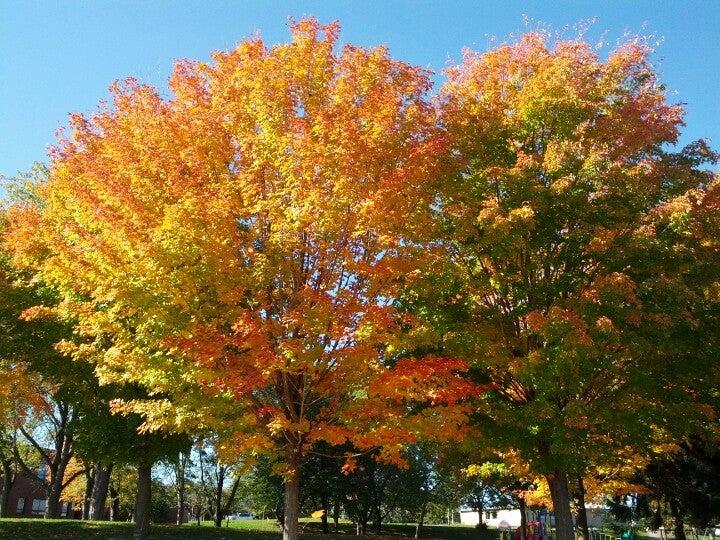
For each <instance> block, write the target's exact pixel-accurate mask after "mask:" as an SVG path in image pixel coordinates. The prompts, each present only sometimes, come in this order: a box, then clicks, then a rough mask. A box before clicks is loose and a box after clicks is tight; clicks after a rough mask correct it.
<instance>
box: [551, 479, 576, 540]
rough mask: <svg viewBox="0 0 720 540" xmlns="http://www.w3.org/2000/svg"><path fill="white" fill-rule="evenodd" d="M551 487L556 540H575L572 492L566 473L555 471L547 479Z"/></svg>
mask: <svg viewBox="0 0 720 540" xmlns="http://www.w3.org/2000/svg"><path fill="white" fill-rule="evenodd" d="M545 479H546V480H547V483H548V486H549V487H550V496H551V497H552V502H553V514H554V516H555V532H556V536H557V539H556V540H575V533H574V530H573V518H572V512H571V511H570V490H569V488H568V481H567V475H566V474H565V472H564V471H555V472H554V473H553V474H549V475H547V476H546V477H545Z"/></svg>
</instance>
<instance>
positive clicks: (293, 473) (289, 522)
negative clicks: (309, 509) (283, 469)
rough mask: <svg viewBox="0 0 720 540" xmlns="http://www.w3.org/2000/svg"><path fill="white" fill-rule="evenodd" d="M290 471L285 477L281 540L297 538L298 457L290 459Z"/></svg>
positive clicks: (294, 539)
mask: <svg viewBox="0 0 720 540" xmlns="http://www.w3.org/2000/svg"><path fill="white" fill-rule="evenodd" d="M289 465H290V471H288V473H287V476H286V477H285V513H284V517H283V540H298V538H299V533H298V518H299V513H300V508H299V507H300V459H299V456H293V457H292V458H291V459H290V463H289Z"/></svg>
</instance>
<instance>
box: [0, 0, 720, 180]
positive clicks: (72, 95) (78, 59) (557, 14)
mask: <svg viewBox="0 0 720 540" xmlns="http://www.w3.org/2000/svg"><path fill="white" fill-rule="evenodd" d="M303 15H315V16H317V17H318V18H319V19H320V20H321V21H323V22H329V21H331V20H335V19H337V20H339V21H340V22H341V23H342V25H343V33H342V41H343V42H352V43H355V44H360V45H378V44H386V45H388V46H389V47H390V49H391V52H392V54H393V55H394V56H396V57H398V58H400V59H403V60H405V61H408V62H411V63H414V64H418V65H422V66H424V67H428V68H430V69H433V70H435V71H436V72H438V75H436V80H437V81H441V80H442V75H441V74H440V72H441V70H442V69H443V68H444V67H445V66H447V65H448V62H449V61H453V60H457V59H458V58H459V54H460V51H461V49H462V48H463V47H466V46H467V47H471V48H474V49H476V50H486V49H487V48H488V47H489V46H490V39H489V38H490V36H497V37H498V38H499V39H501V40H502V39H503V38H506V37H507V36H508V35H509V34H511V33H518V32H522V31H523V29H525V28H527V27H526V26H525V25H524V23H523V19H524V16H527V17H529V18H530V19H533V20H536V21H542V22H543V23H545V24H547V25H550V26H551V27H552V28H554V29H558V28H561V27H563V26H564V25H573V24H574V23H576V22H578V21H580V20H587V19H590V18H593V17H596V18H597V22H596V23H595V25H594V26H593V29H592V30H591V32H590V35H591V37H593V38H594V37H598V36H600V34H601V33H602V32H603V31H607V32H608V35H607V38H608V39H609V40H610V41H611V42H613V43H614V42H615V40H616V39H617V38H618V37H620V36H621V35H622V34H623V32H624V31H625V30H630V31H635V32H638V31H643V25H644V24H646V25H647V26H646V30H644V31H643V33H653V34H655V35H657V36H660V37H662V38H663V39H664V42H663V43H662V45H661V46H660V48H659V50H658V53H657V55H656V60H657V61H658V64H659V66H660V71H661V73H662V77H663V80H664V81H665V83H666V84H667V86H668V87H669V88H670V89H671V90H672V91H673V92H674V94H673V96H672V99H673V101H676V102H684V103H687V109H688V115H687V118H686V121H687V128H686V130H685V134H684V136H683V140H682V142H688V141H690V140H694V139H696V138H699V137H707V138H710V139H711V142H712V144H713V146H714V147H715V148H720V123H719V122H718V119H719V118H720V0H705V1H700V0H694V1H687V0H686V1H680V0H658V1H655V2H650V1H640V0H626V1H623V2H621V1H598V2H588V1H580V0H578V1H574V2H570V1H552V0H547V1H531V0H525V1H515V0H503V1H489V0H488V1H480V0H476V1H471V0H465V1H460V0H457V1H453V0H435V1H426V0H416V1H410V0H407V1H400V0H397V1H392V0H387V1H384V2H381V1H377V0H353V1H350V0H348V1H330V0H325V1H317V2H300V1H296V2H289V1H279V0H267V1H260V0H244V1H241V0H236V1H213V0H201V1H195V0H174V1H170V0H164V1H161V0H146V1H130V0H126V1H122V2H121V1H112V2H111V1H102V0H95V1H89V0H88V1H79V0H74V1H70V0H68V1H57V0H24V1H21V0H17V1H10V0H0V174H5V175H8V176H11V175H14V174H16V173H17V171H19V170H25V169H27V168H28V167H29V166H30V165H31V164H32V162H33V161H36V160H45V159H46V157H45V156H46V147H47V145H48V144H50V143H52V142H53V141H54V133H55V131H56V130H57V128H58V127H59V126H60V125H62V124H63V123H65V121H66V119H67V114H68V113H69V112H73V111H82V112H90V111H92V110H93V109H94V108H95V105H96V104H97V102H98V101H99V100H100V99H102V98H104V97H106V96H107V87H108V85H109V84H110V83H111V82H112V81H113V80H115V79H117V78H123V77H127V76H135V77H138V78H140V79H141V80H143V81H145V82H148V83H151V84H154V85H156V86H160V87H163V86H164V85H165V81H166V79H167V76H168V74H169V72H170V69H171V66H172V63H173V61H174V60H175V59H178V58H199V59H207V58H208V55H209V53H210V52H211V51H213V50H225V49H229V48H232V47H233V45H234V44H235V43H237V42H238V41H240V40H242V39H243V38H245V37H247V36H249V35H252V34H254V33H256V32H259V33H260V35H261V36H262V37H263V38H264V39H265V40H266V41H268V42H271V43H274V42H278V41H285V40H287V39H288V32H287V20H288V16H293V17H295V18H300V17H302V16H303Z"/></svg>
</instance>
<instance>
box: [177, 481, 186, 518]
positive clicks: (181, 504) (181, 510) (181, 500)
mask: <svg viewBox="0 0 720 540" xmlns="http://www.w3.org/2000/svg"><path fill="white" fill-rule="evenodd" d="M177 505H178V509H177V516H176V518H175V524H176V525H182V524H183V523H185V486H184V485H183V486H182V487H180V486H178V497H177Z"/></svg>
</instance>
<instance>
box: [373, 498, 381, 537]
mask: <svg viewBox="0 0 720 540" xmlns="http://www.w3.org/2000/svg"><path fill="white" fill-rule="evenodd" d="M373 514H375V519H373V528H374V529H375V532H376V533H377V534H382V520H383V516H382V507H380V506H379V505H378V506H377V507H376V508H375V509H374V510H373Z"/></svg>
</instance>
